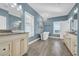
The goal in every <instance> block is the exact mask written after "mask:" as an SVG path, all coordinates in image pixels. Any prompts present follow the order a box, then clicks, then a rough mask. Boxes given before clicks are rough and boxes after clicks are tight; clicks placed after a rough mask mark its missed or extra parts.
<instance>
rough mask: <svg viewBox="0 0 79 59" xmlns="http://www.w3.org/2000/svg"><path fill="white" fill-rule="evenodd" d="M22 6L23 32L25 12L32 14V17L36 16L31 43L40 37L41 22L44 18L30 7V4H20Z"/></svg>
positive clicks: (22, 28)
mask: <svg viewBox="0 0 79 59" xmlns="http://www.w3.org/2000/svg"><path fill="white" fill-rule="evenodd" d="M19 4H20V5H22V8H23V15H22V26H21V30H24V29H25V28H24V27H25V25H24V20H25V15H24V13H25V12H28V13H30V14H31V15H33V16H34V36H33V37H30V38H29V41H33V40H35V39H36V38H38V37H39V34H40V20H42V17H41V16H40V15H39V14H38V13H37V12H36V11H35V10H34V9H33V8H32V7H30V6H29V5H28V4H26V3H19Z"/></svg>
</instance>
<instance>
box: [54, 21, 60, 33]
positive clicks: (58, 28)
mask: <svg viewBox="0 0 79 59" xmlns="http://www.w3.org/2000/svg"><path fill="white" fill-rule="evenodd" d="M53 34H60V22H54V23H53Z"/></svg>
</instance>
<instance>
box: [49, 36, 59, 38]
mask: <svg viewBox="0 0 79 59" xmlns="http://www.w3.org/2000/svg"><path fill="white" fill-rule="evenodd" d="M49 38H60V37H54V36H49Z"/></svg>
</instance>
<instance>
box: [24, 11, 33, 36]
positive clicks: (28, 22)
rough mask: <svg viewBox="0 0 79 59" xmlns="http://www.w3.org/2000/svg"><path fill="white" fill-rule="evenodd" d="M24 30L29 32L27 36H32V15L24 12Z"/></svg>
mask: <svg viewBox="0 0 79 59" xmlns="http://www.w3.org/2000/svg"><path fill="white" fill-rule="evenodd" d="M25 32H29V37H31V36H34V16H32V15H31V14H29V13H27V12H25Z"/></svg>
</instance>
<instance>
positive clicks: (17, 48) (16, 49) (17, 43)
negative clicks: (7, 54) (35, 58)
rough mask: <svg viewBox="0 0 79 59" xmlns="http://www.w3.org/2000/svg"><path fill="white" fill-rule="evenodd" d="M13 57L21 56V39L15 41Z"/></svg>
mask: <svg viewBox="0 0 79 59" xmlns="http://www.w3.org/2000/svg"><path fill="white" fill-rule="evenodd" d="M12 55H13V56H19V55H20V40H19V39H15V40H13V44H12Z"/></svg>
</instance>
